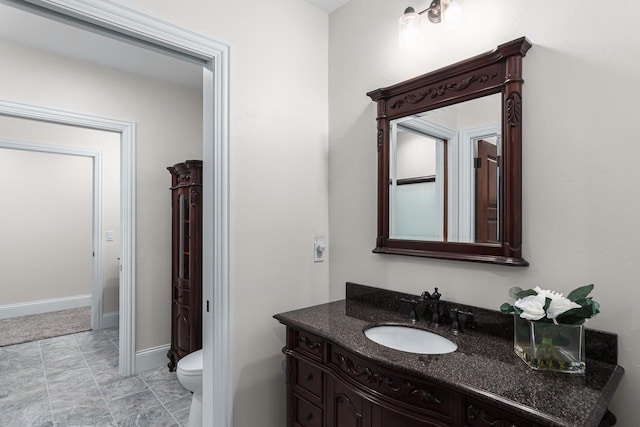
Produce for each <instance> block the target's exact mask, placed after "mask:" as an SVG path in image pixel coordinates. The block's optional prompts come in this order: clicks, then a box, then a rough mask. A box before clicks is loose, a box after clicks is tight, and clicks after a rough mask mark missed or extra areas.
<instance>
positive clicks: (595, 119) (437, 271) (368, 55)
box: [329, 0, 640, 427]
mask: <svg viewBox="0 0 640 427" xmlns="http://www.w3.org/2000/svg"><path fill="white" fill-rule="evenodd" d="M587 3H589V5H586V4H585V2H581V1H577V0H570V1H564V2H555V1H551V0H544V1H538V2H535V3H532V2H514V1H511V0H487V1H483V2H465V4H464V8H465V14H466V16H467V22H466V23H465V25H463V26H461V27H460V28H459V29H457V30H455V31H454V30H451V29H448V28H447V27H446V26H444V25H430V24H426V25H425V28H424V31H425V40H424V41H423V42H422V43H421V44H420V45H419V46H417V47H416V48H415V49H413V50H410V51H400V50H399V49H398V48H397V25H398V24H397V18H398V17H399V15H400V14H401V13H402V8H403V7H404V6H406V5H404V4H398V3H395V2H388V1H384V0H352V1H351V2H350V3H348V4H347V5H346V6H345V7H343V8H342V9H340V10H338V11H337V12H335V13H333V14H332V15H331V17H330V47H329V52H330V56H329V63H330V80H329V81H330V90H329V94H330V96H329V100H330V104H329V112H330V114H329V122H330V151H329V153H330V162H329V164H330V168H329V177H330V186H329V194H330V200H329V201H330V205H329V206H330V235H331V238H332V242H331V251H332V257H331V276H330V287H331V298H332V299H340V298H343V297H344V283H345V281H347V280H351V281H355V282H359V283H365V284H370V285H375V286H380V287H384V288H389V289H394V290H402V291H406V292H411V293H414V294H419V293H420V292H422V291H423V290H425V289H428V290H431V289H433V287H434V286H439V288H440V292H442V294H443V298H444V299H447V300H450V301H454V302H461V303H467V304H474V305H479V306H482V307H487V308H492V309H498V307H499V306H500V304H501V303H502V302H504V301H507V292H508V289H509V288H510V287H512V286H521V287H523V288H527V287H534V286H542V287H545V288H551V289H556V290H558V291H564V292H568V291H570V290H571V289H573V288H575V287H577V286H579V285H582V284H587V283H595V284H596V288H595V292H594V297H595V299H597V300H598V301H600V302H601V304H602V313H601V314H600V315H599V316H598V317H597V318H595V319H593V320H591V321H590V322H589V324H588V326H589V327H593V328H596V329H602V330H606V331H611V332H614V333H617V334H619V352H620V357H619V363H620V365H622V366H623V367H624V368H625V369H626V374H625V376H624V379H623V380H622V383H621V385H620V387H619V389H618V391H617V393H616V395H615V397H614V400H613V403H612V405H611V408H612V410H613V411H614V412H615V413H616V415H617V416H618V420H619V425H620V426H625V427H626V426H633V425H636V424H637V420H638V419H637V415H636V407H637V406H638V404H639V403H640V400H639V399H640V398H639V395H638V393H637V389H638V388H640V340H639V339H638V334H639V332H640V316H639V315H638V313H640V311H639V310H638V308H637V305H638V299H639V298H638V297H639V296H640V286H639V281H638V277H640V262H638V260H637V255H638V253H640V227H639V225H640V223H639V219H638V218H640V216H639V215H638V211H639V209H640V198H639V197H638V196H637V194H638V191H637V189H638V187H639V186H640V168H638V166H637V160H638V158H640V144H637V142H636V139H637V138H636V137H635V134H636V132H635V123H636V122H637V117H636V116H637V111H638V105H637V97H636V94H637V93H640V82H638V80H637V79H634V76H636V75H638V73H639V72H640V60H639V58H638V49H637V47H638V45H639V44H640V32H638V31H637V22H636V21H637V20H636V17H637V15H638V13H640V5H639V4H638V3H633V2H623V3H621V4H618V5H616V7H613V8H607V14H606V15H607V16H606V18H603V17H602V16H601V15H600V11H599V10H598V8H596V7H592V6H594V5H595V3H593V2H587ZM414 6H415V5H414ZM523 35H524V36H527V37H529V38H530V40H531V41H532V42H533V44H534V46H533V48H532V49H531V50H530V51H529V53H528V54H527V56H526V58H524V78H525V81H526V83H525V85H524V105H523V113H524V123H523V129H524V135H523V136H524V142H523V149H524V153H523V162H524V176H523V191H524V196H523V206H524V219H523V231H524V246H523V253H524V256H525V258H526V259H527V260H529V261H530V262H531V266H530V267H528V268H508V267H503V266H493V265H484V264H475V263H469V262H455V261H439V260H433V259H420V258H411V257H402V256H385V255H378V254H373V253H371V250H372V249H373V247H374V243H375V240H374V239H375V234H376V154H377V153H376V149H375V141H376V126H375V116H376V111H375V105H374V103H373V102H371V100H370V99H369V98H368V97H367V96H366V95H365V93H366V92H368V91H371V90H373V89H376V88H379V87H385V86H389V85H392V84H394V83H397V82H400V81H402V80H405V79H407V78H411V77H414V76H416V75H419V74H422V73H425V72H428V71H431V70H435V69H437V68H440V67H442V66H446V65H448V64H450V63H453V62H456V61H458V60H462V59H464V58H466V57H470V56H473V55H475V54H478V53H481V52H484V51H487V50H491V49H493V48H495V47H496V46H497V45H498V44H500V43H502V42H506V41H509V40H512V39H515V38H517V37H520V36H523ZM523 369H525V368H523Z"/></svg>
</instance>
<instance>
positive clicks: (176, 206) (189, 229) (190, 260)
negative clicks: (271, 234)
mask: <svg viewBox="0 0 640 427" xmlns="http://www.w3.org/2000/svg"><path fill="white" fill-rule="evenodd" d="M167 169H168V170H169V172H171V209H172V220H171V221H172V233H171V234H172V236H171V253H172V255H171V348H170V349H169V352H168V353H167V357H168V358H169V363H168V365H167V366H168V367H169V370H171V371H174V370H175V369H176V366H177V364H178V361H179V360H180V359H181V358H183V357H184V356H186V355H187V354H189V353H192V352H194V351H196V350H199V349H201V348H202V161H200V160H187V161H185V162H183V163H177V164H175V165H173V166H170V167H168V168H167Z"/></svg>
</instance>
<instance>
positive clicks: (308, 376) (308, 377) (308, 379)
mask: <svg viewBox="0 0 640 427" xmlns="http://www.w3.org/2000/svg"><path fill="white" fill-rule="evenodd" d="M304 379H305V380H307V381H311V380H312V379H313V374H307V376H306V377H304Z"/></svg>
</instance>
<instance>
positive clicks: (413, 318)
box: [400, 298, 418, 323]
mask: <svg viewBox="0 0 640 427" xmlns="http://www.w3.org/2000/svg"><path fill="white" fill-rule="evenodd" d="M400 301H402V302H407V303H409V304H411V313H409V316H411V323H416V322H417V321H418V313H417V311H416V305H418V301H417V300H414V299H406V298H400Z"/></svg>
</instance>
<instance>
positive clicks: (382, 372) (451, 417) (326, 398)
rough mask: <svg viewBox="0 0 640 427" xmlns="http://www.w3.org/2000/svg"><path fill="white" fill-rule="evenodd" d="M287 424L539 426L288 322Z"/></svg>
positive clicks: (318, 426) (343, 426) (300, 426)
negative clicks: (400, 370)
mask: <svg viewBox="0 0 640 427" xmlns="http://www.w3.org/2000/svg"><path fill="white" fill-rule="evenodd" d="M283 351H284V353H285V354H286V356H287V402H288V403H287V405H288V408H287V426H289V427H446V426H456V427H457V426H468V427H480V426H498V427H503V426H507V427H512V426H517V427H535V426H537V424H534V423H532V422H529V421H527V420H524V419H522V418H520V417H518V416H516V415H513V414H510V413H509V412H507V411H505V410H503V409H499V408H496V407H494V406H492V405H490V404H488V403H485V402H481V401H479V400H476V399H474V398H471V397H469V396H466V395H464V394H463V393H461V392H459V391H454V390H451V389H449V388H447V387H444V386H441V385H438V384H434V383H432V382H430V381H428V380H425V379H422V378H415V377H412V376H411V375H407V374H404V373H401V372H398V371H396V370H393V369H389V368H386V367H382V366H379V365H377V364H376V363H373V362H371V361H369V360H367V359H366V358H363V357H360V356H358V355H355V354H353V353H352V352H351V351H348V350H346V349H344V348H342V347H340V346H337V345H335V344H334V343H332V342H330V341H326V340H323V339H322V338H320V337H317V336H315V335H313V334H310V333H307V332H305V331H302V330H298V329H295V328H292V327H288V328H287V346H286V347H285V349H284V350H283Z"/></svg>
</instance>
